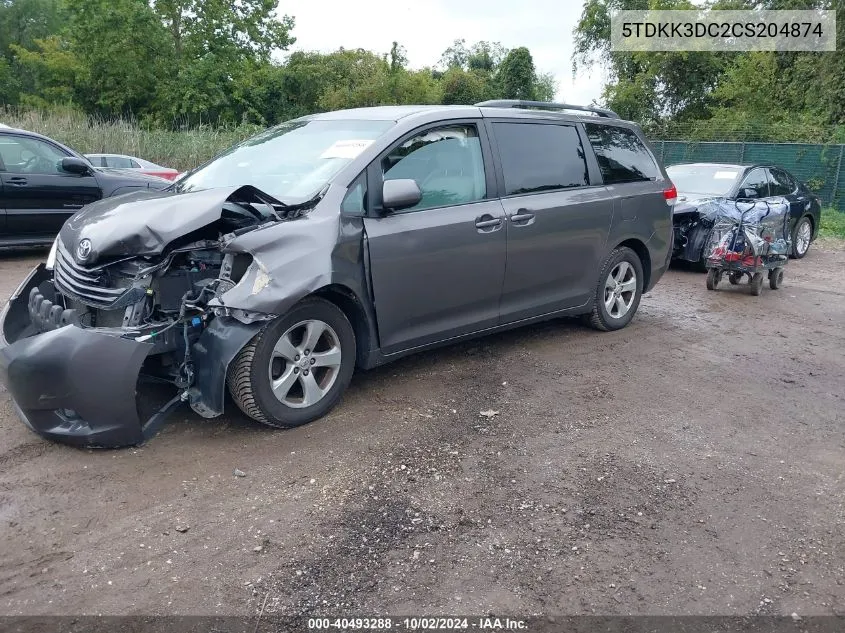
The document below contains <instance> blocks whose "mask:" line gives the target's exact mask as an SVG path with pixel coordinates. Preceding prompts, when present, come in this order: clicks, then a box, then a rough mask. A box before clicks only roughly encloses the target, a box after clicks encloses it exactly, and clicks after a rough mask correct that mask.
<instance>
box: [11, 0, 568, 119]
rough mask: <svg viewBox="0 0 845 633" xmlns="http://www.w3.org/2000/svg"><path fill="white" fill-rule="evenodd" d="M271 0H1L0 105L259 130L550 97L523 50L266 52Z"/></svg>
mask: <svg viewBox="0 0 845 633" xmlns="http://www.w3.org/2000/svg"><path fill="white" fill-rule="evenodd" d="M278 4H279V0H238V2H232V1H231V0H0V26H2V29H0V103H2V104H5V105H6V106H9V105H17V104H24V105H27V106H31V107H36V108H39V109H43V108H50V107H62V106H67V105H72V106H74V107H77V108H80V109H81V110H82V111H84V112H86V113H88V114H91V115H93V116H94V117H95V119H97V120H98V119H100V118H102V119H112V118H114V119H116V120H122V119H130V120H139V121H141V122H142V123H144V124H145V125H147V126H155V127H164V128H169V129H177V128H182V127H188V128H192V127H195V126H202V125H206V124H208V123H211V122H213V123H218V122H223V123H227V124H230V123H231V124H240V123H250V124H258V125H270V124H273V123H276V122H279V121H283V120H286V119H290V118H293V117H297V116H301V115H304V114H308V113H311V112H319V111H325V110H337V109H342V108H353V107H362V106H372V105H380V104H401V103H421V104H427V103H476V102H478V101H481V100H484V99H490V98H495V97H506V96H515V97H520V98H525V97H528V96H536V97H537V98H540V99H544V100H550V99H552V98H553V96H554V93H555V89H556V85H555V82H554V80H553V78H552V76H551V75H548V74H546V75H539V76H538V75H537V73H536V71H535V69H534V65H533V62H532V60H531V54H530V53H529V52H528V50H527V49H525V48H520V49H516V50H515V51H511V52H508V51H507V50H505V49H504V48H503V47H502V45H501V44H499V43H498V42H485V41H481V42H477V43H475V44H472V45H470V46H468V45H467V44H466V43H465V41H464V40H458V41H456V42H455V43H454V44H453V45H452V46H451V47H449V48H448V49H447V50H446V51H445V52H444V53H443V57H442V60H441V64H440V68H438V69H432V68H423V69H419V70H415V69H411V68H408V59H407V53H406V51H405V49H404V47H402V45H401V44H400V43H399V42H393V45H392V46H391V49H390V51H389V52H388V53H387V54H377V53H374V52H372V51H367V50H360V49H359V50H345V49H343V48H341V49H338V50H337V51H334V52H332V53H318V52H304V51H298V52H295V53H293V54H291V55H290V56H289V57H288V59H287V60H286V61H285V62H283V63H280V62H278V61H277V57H278V56H277V55H274V53H279V52H281V51H284V50H285V49H287V48H288V47H289V46H290V45H291V44H292V43H294V41H295V40H294V38H293V36H292V29H293V25H294V21H293V18H291V17H289V16H279V15H277V7H278Z"/></svg>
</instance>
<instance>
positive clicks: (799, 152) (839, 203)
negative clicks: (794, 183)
mask: <svg viewBox="0 0 845 633" xmlns="http://www.w3.org/2000/svg"><path fill="white" fill-rule="evenodd" d="M651 142H652V145H653V146H654V149H655V150H656V152H657V154H658V156H659V157H660V159H661V160H662V161H663V164H664V165H666V166H667V167H668V166H669V165H676V164H678V163H699V162H701V163H705V162H707V163H739V164H747V163H771V164H774V165H780V166H781V167H784V168H785V169H786V170H787V171H789V172H790V173H791V174H792V175H793V176H795V177H796V178H798V179H799V180H801V181H803V182H805V183H806V184H807V186H808V187H809V188H810V189H811V190H812V191H813V192H815V193H816V195H818V196H819V198H820V199H821V201H822V206H830V207H833V208H834V209H836V210H838V211H841V212H845V174H843V169H845V164H843V161H842V158H843V153H845V145H830V144H812V143H753V142H717V141H662V140H661V141H659V140H653V141H651Z"/></svg>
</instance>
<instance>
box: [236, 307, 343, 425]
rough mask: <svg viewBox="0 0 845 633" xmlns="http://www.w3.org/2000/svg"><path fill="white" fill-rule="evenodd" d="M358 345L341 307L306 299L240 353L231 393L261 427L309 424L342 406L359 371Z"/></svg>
mask: <svg viewBox="0 0 845 633" xmlns="http://www.w3.org/2000/svg"><path fill="white" fill-rule="evenodd" d="M355 346H356V343H355V331H354V330H353V329H352V325H351V324H350V323H349V320H348V319H347V318H346V315H345V314H344V313H343V312H342V311H341V310H340V308H338V307H337V306H336V305H334V304H333V303H331V302H329V301H326V300H324V299H319V298H312V299H307V300H305V301H303V302H302V303H300V304H298V305H297V306H295V307H294V308H293V309H292V310H291V311H290V312H288V313H287V314H286V315H285V316H283V317H281V318H279V319H276V320H274V321H271V322H270V323H269V324H268V325H267V326H266V327H265V328H264V329H263V330H261V331H260V332H259V333H258V334H257V335H256V336H255V338H253V339H252V340H251V341H250V342H249V343H248V344H247V345H246V346H245V347H244V348H243V349H242V350H241V351H240V353H239V354H238V355H237V357H236V358H235V360H234V361H232V364H231V365H230V366H229V371H228V375H227V379H226V382H227V384H228V387H229V393H230V394H231V395H232V399H233V400H234V401H235V403H236V404H237V405H238V408H240V410H241V411H243V412H244V413H245V414H246V415H248V416H249V417H251V418H252V419H253V420H255V421H257V422H261V423H262V424H266V425H268V426H273V427H277V428H289V427H294V426H300V425H302V424H306V423H308V422H311V421H313V420H316V419H317V418H320V417H322V416H324V415H325V414H326V413H328V412H329V411H331V410H332V409H333V408H334V407H335V406H336V405H337V403H338V402H340V399H341V397H342V396H343V392H344V391H345V390H346V387H347V386H349V381H350V380H351V379H352V373H353V372H354V370H355V357H356V347H355Z"/></svg>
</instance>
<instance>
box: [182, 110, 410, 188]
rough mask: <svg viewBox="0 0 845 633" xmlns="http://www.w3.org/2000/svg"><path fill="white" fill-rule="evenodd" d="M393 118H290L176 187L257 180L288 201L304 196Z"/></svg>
mask: <svg viewBox="0 0 845 633" xmlns="http://www.w3.org/2000/svg"><path fill="white" fill-rule="evenodd" d="M394 124H395V123H394V122H393V121H355V120H341V121H324V120H316V121H303V120H298V121H289V122H287V123H282V124H281V125H277V126H275V127H272V128H270V129H269V130H266V131H264V132H262V133H261V134H258V135H256V136H253V137H252V138H250V139H247V140H246V141H243V142H242V143H239V144H238V145H235V146H234V147H232V148H230V149H228V150H226V151H225V152H224V153H223V154H221V155H220V156H218V157H217V158H215V159H214V160H213V161H211V162H210V163H208V164H206V165H204V166H202V167H200V168H199V169H198V170H197V171H195V172H194V173H192V174H190V175H188V176H187V177H185V178H182V179H181V180H179V182H178V184H177V185H176V186H175V187H174V189H175V190H176V191H195V190H198V189H210V188H212V187H229V186H239V185H252V186H253V187H256V188H257V189H260V190H261V191H264V192H265V193H268V194H270V195H271V196H273V197H274V198H276V199H277V200H280V201H282V202H285V203H287V204H296V203H299V202H304V201H306V200H309V199H310V198H312V197H313V196H314V195H315V194H317V193H318V192H319V191H320V190H321V189H322V188H323V186H325V184H326V183H327V182H329V180H331V178H332V177H333V176H334V175H335V174H336V173H337V172H338V171H340V170H341V169H342V168H343V167H344V166H345V165H347V164H348V163H349V162H350V161H352V159H353V158H355V157H356V156H358V154H360V153H361V152H363V151H364V150H365V149H366V148H367V146H368V145H370V144H371V143H372V142H373V141H374V140H375V139H376V138H378V137H379V136H381V135H382V134H383V133H384V132H385V131H387V130H388V129H389V128H391V127H392V126H393V125H394Z"/></svg>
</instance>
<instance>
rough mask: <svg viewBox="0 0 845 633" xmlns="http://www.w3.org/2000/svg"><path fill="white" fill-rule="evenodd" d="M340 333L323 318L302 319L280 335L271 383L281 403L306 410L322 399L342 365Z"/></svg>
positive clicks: (275, 348) (271, 360) (272, 368)
mask: <svg viewBox="0 0 845 633" xmlns="http://www.w3.org/2000/svg"><path fill="white" fill-rule="evenodd" d="M341 358H342V354H341V347H340V339H339V338H338V335H337V332H335V331H334V329H332V327H331V326H330V325H329V324H328V323H325V322H323V321H320V320H317V319H312V320H307V321H301V322H299V323H297V324H296V325H294V326H293V327H291V328H289V329H288V330H287V331H286V332H285V333H284V334H282V336H281V337H280V338H279V340H278V342H277V343H276V345H275V346H274V348H273V353H272V355H271V357H270V367H269V371H270V386H271V388H272V390H273V394H274V395H275V396H276V398H278V400H279V401H280V402H282V403H283V404H285V405H286V406H289V407H291V408H294V409H302V408H305V407H310V406H312V405H315V404H317V403H318V402H319V401H320V400H322V399H323V398H324V397H325V395H326V394H327V393H328V392H329V390H330V389H331V388H332V386H333V385H334V383H335V381H336V380H337V377H338V374H339V373H340V365H341Z"/></svg>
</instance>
